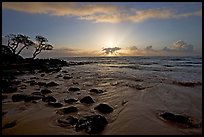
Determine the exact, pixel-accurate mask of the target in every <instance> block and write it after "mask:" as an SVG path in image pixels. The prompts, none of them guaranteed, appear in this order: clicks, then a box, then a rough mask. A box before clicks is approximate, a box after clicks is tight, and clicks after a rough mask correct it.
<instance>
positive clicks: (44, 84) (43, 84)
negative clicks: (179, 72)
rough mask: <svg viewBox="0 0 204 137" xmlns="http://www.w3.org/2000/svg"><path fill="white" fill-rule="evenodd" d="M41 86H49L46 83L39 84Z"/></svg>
mask: <svg viewBox="0 0 204 137" xmlns="http://www.w3.org/2000/svg"><path fill="white" fill-rule="evenodd" d="M37 84H38V85H39V86H46V85H47V84H46V83H45V82H38V83H37Z"/></svg>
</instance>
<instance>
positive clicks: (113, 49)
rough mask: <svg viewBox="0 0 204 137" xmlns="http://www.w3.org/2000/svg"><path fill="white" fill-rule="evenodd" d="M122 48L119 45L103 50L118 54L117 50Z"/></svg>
mask: <svg viewBox="0 0 204 137" xmlns="http://www.w3.org/2000/svg"><path fill="white" fill-rule="evenodd" d="M119 50H121V48H119V47H114V48H103V49H102V51H104V53H105V54H117V51H119Z"/></svg>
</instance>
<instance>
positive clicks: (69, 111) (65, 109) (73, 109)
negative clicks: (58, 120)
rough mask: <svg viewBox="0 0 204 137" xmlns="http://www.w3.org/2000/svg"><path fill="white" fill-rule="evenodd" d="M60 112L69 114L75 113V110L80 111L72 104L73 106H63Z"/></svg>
mask: <svg viewBox="0 0 204 137" xmlns="http://www.w3.org/2000/svg"><path fill="white" fill-rule="evenodd" d="M59 111H60V112H59V113H60V114H69V113H73V112H78V108H77V107H74V106H71V107H66V108H62V109H60V110H59Z"/></svg>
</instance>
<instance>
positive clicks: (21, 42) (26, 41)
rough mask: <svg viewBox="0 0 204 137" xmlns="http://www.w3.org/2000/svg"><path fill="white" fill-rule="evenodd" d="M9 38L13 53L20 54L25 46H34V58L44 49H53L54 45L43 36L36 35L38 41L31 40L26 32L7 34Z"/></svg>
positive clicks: (9, 45) (8, 42) (8, 44)
mask: <svg viewBox="0 0 204 137" xmlns="http://www.w3.org/2000/svg"><path fill="white" fill-rule="evenodd" d="M6 38H7V39H8V41H7V46H8V48H9V49H10V50H11V52H12V54H14V55H19V54H20V53H21V52H22V51H23V50H24V49H25V48H27V49H28V48H29V47H33V48H34V49H35V50H34V52H33V54H32V58H33V59H34V58H35V57H36V56H37V55H38V54H40V53H41V51H42V50H52V49H53V46H52V45H51V44H48V39H47V38H45V37H43V36H39V35H38V36H36V37H35V40H36V42H33V41H32V40H30V37H29V36H27V35H24V34H17V35H16V34H9V35H7V36H6Z"/></svg>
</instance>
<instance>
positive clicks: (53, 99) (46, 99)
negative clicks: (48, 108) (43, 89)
mask: <svg viewBox="0 0 204 137" xmlns="http://www.w3.org/2000/svg"><path fill="white" fill-rule="evenodd" d="M42 101H43V102H56V101H57V100H56V99H55V98H54V97H53V96H46V97H43V98H42Z"/></svg>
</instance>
